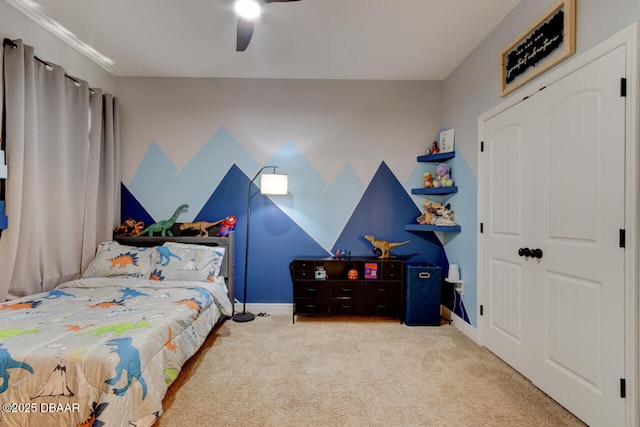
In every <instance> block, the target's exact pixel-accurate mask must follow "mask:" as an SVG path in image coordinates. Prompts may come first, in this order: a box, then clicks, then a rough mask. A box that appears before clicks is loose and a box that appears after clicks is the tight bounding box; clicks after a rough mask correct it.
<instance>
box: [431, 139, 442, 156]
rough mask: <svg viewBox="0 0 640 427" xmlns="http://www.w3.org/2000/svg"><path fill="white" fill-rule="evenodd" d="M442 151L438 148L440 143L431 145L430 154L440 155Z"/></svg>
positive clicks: (434, 142) (435, 142)
mask: <svg viewBox="0 0 640 427" xmlns="http://www.w3.org/2000/svg"><path fill="white" fill-rule="evenodd" d="M439 152H440V149H439V148H438V141H433V142H432V143H431V153H429V154H438V153H439Z"/></svg>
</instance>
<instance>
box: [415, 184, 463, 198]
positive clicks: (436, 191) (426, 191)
mask: <svg viewBox="0 0 640 427" xmlns="http://www.w3.org/2000/svg"><path fill="white" fill-rule="evenodd" d="M457 192H458V187H457V186H455V185H454V186H453V187H438V188H433V187H432V188H412V189H411V194H419V195H423V196H424V195H430V194H431V195H442V194H453V193H457Z"/></svg>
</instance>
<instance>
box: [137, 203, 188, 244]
mask: <svg viewBox="0 0 640 427" xmlns="http://www.w3.org/2000/svg"><path fill="white" fill-rule="evenodd" d="M188 207H189V205H187V204H184V205H180V206H178V209H176V211H175V212H174V213H173V216H172V217H171V218H169V219H165V220H162V221H158V222H156V223H155V224H151V225H150V226H148V227H147V228H145V229H144V230H142V231H141V232H140V233H139V234H136V236H142V235H143V234H145V233H147V234H148V235H149V236H153V233H158V232H159V233H160V235H161V236H163V237H164V236H173V233H171V227H173V224H175V223H176V220H177V219H178V217H179V216H180V214H181V213H182V211H184V210H185V209H187V208H188Z"/></svg>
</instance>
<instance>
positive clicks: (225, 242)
mask: <svg viewBox="0 0 640 427" xmlns="http://www.w3.org/2000/svg"><path fill="white" fill-rule="evenodd" d="M113 240H115V241H117V242H118V243H120V244H123V245H128V246H160V245H162V244H163V243H164V242H179V243H191V244H196V245H203V246H221V247H224V248H225V249H226V250H225V255H224V259H223V261H222V268H221V270H220V274H221V275H222V276H224V278H225V279H226V282H227V288H228V289H229V298H230V299H231V302H232V303H233V302H234V301H235V253H236V248H235V233H234V232H230V233H229V235H228V237H195V236H173V237H169V236H166V237H161V236H154V237H149V236H114V237H113Z"/></svg>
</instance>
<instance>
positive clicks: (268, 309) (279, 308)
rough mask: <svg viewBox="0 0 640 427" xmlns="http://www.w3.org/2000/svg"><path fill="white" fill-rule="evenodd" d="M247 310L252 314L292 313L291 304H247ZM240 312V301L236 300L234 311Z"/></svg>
mask: <svg viewBox="0 0 640 427" xmlns="http://www.w3.org/2000/svg"><path fill="white" fill-rule="evenodd" d="M247 311H249V312H251V313H253V314H259V313H266V314H287V315H289V316H291V315H293V304H247ZM241 312H242V303H241V302H236V313H241Z"/></svg>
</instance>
